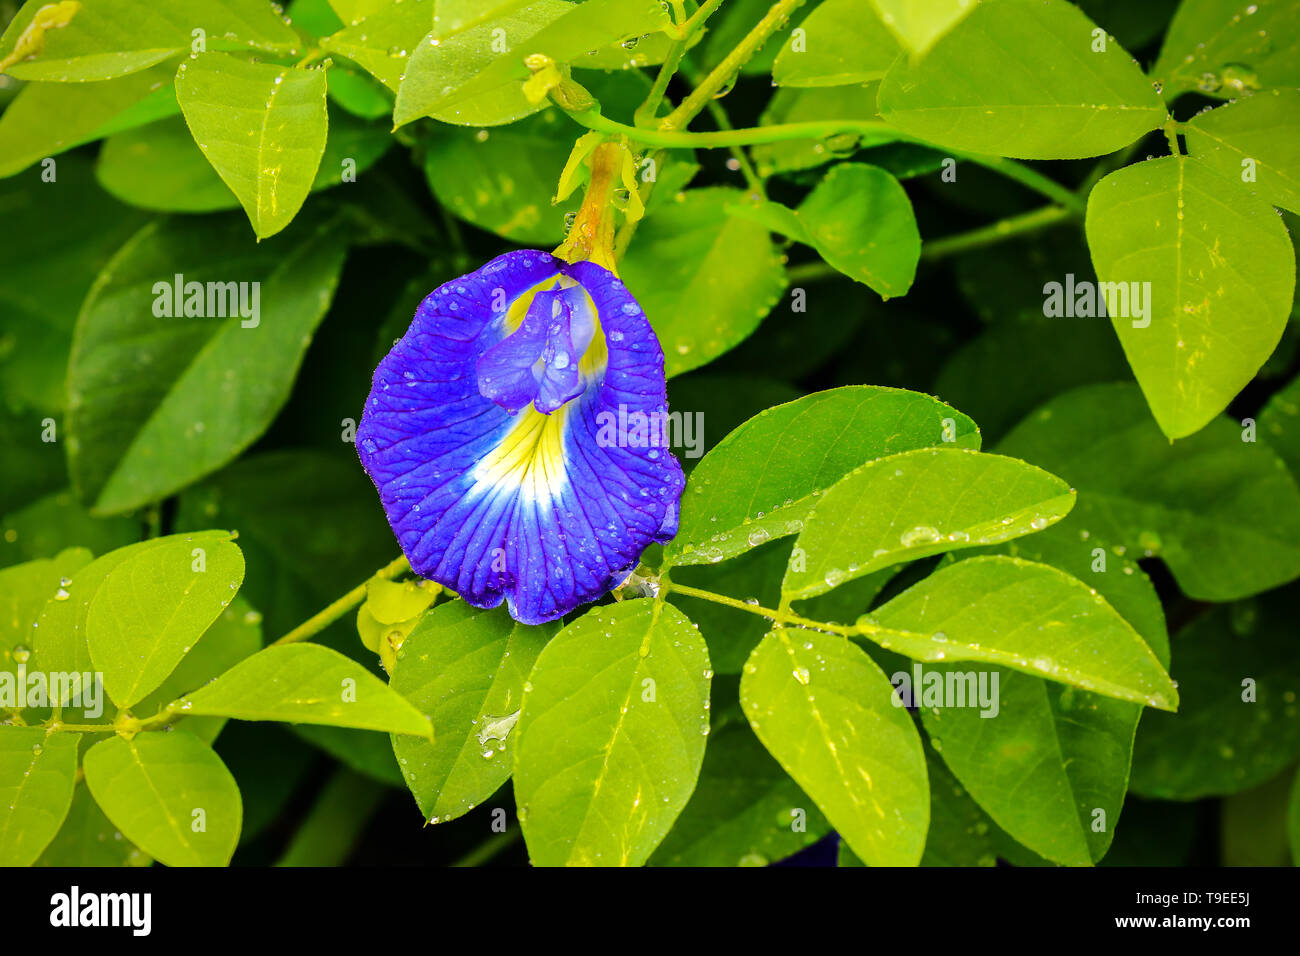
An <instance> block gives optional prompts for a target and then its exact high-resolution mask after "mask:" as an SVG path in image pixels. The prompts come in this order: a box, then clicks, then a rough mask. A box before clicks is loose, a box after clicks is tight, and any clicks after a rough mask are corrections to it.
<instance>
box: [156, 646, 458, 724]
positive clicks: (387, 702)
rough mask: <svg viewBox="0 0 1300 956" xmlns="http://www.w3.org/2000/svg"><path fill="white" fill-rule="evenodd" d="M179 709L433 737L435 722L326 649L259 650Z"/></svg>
mask: <svg viewBox="0 0 1300 956" xmlns="http://www.w3.org/2000/svg"><path fill="white" fill-rule="evenodd" d="M175 710H176V711H177V712H178V713H181V714H208V715H212V716H216V717H233V718H235V719H236V720H280V721H285V722H292V723H305V724H327V725H329V726H332V727H355V728H358V729H360V730H381V731H385V732H387V733H395V734H417V735H419V736H422V737H432V731H431V729H430V726H429V718H428V717H426V716H425V715H424V714H422V713H420V711H419V710H417V709H416V708H415V707H414V706H413V705H412V704H411V703H410V702H409V701H408V700H406V698H404V697H403V696H402V695H401V694H399V693H397V692H396V691H393V690H390V689H389V688H388V687H387V686H386V685H385V684H384V682H383V681H381V680H380V679H379V678H377V677H375V675H374V674H372V673H370V671H368V670H366V669H365V668H364V667H362V666H361V665H360V664H358V663H357V662H356V661H354V660H352V659H351V658H348V657H344V656H343V655H342V654H340V653H339V652H338V651H334V650H330V649H329V648H328V647H322V646H321V645H319V644H281V645H277V646H273V647H268V648H266V650H263V651H259V652H258V653H256V654H254V655H253V656H252V657H249V658H247V659H246V660H243V661H240V662H239V663H238V664H236V665H235V666H234V667H232V668H231V669H230V670H228V671H226V672H225V673H224V674H222V675H221V676H220V677H218V678H217V679H216V680H214V681H213V682H212V683H210V684H207V685H205V686H203V687H200V688H199V689H198V690H196V691H194V692H193V693H192V694H190V695H188V696H187V697H185V698H184V699H182V700H181V701H180V703H178V704H177V705H176V707H175Z"/></svg>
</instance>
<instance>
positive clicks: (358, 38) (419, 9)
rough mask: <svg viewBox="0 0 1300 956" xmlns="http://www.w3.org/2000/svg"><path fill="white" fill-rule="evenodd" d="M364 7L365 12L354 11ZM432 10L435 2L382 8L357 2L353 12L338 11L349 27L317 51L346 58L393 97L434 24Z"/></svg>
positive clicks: (406, 2) (412, 1)
mask: <svg viewBox="0 0 1300 956" xmlns="http://www.w3.org/2000/svg"><path fill="white" fill-rule="evenodd" d="M363 5H364V6H365V7H366V9H355V8H359V7H362V6H363ZM435 6H436V3H435V0H404V2H402V3H383V4H379V3H375V2H369V0H360V2H359V3H353V4H352V7H353V8H354V9H350V10H348V11H346V12H345V11H343V10H339V17H340V19H342V20H343V22H344V23H348V24H350V26H347V27H345V28H344V29H342V30H340V31H339V32H338V33H335V34H333V35H331V36H327V37H324V38H323V39H321V41H320V47H321V49H322V50H325V51H327V52H330V53H338V54H341V55H342V56H345V57H347V58H348V59H349V60H351V61H352V62H354V63H356V64H357V65H358V66H361V67H363V68H364V69H366V70H367V71H368V72H369V73H370V74H371V75H372V76H373V77H374V78H375V79H377V80H379V81H380V82H381V83H383V84H384V86H386V87H388V88H389V89H390V90H392V91H393V92H394V93H396V92H397V88H398V86H400V85H401V82H402V76H403V75H404V74H405V72H406V70H407V60H408V58H409V57H410V55H411V51H412V50H414V49H415V48H416V47H417V46H418V45H419V44H420V42H421V40H422V38H423V37H424V36H425V35H426V34H427V33H428V32H429V27H430V26H431V25H432V24H433V17H434V12H433V11H434V7H435ZM335 9H336V10H337V9H338V8H337V7H336V8H335ZM354 10H355V14H356V15H355V16H353V15H352V14H353V13H354ZM358 17H364V19H358Z"/></svg>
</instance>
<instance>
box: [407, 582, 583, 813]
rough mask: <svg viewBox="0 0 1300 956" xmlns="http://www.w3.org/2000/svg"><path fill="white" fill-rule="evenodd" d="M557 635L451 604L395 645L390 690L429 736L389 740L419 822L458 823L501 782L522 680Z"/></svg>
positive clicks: (510, 753) (510, 756) (500, 613)
mask: <svg viewBox="0 0 1300 956" xmlns="http://www.w3.org/2000/svg"><path fill="white" fill-rule="evenodd" d="M557 630H558V628H556V627H554V626H542V627H528V626H526V625H524V624H517V623H515V622H514V621H512V620H510V617H509V615H507V614H506V613H505V611H504V609H500V608H498V609H497V610H496V611H478V610H476V609H474V608H471V607H469V606H468V605H466V604H465V603H464V602H462V601H456V602H453V603H451V604H444V605H440V606H439V607H437V608H435V609H434V610H432V611H430V612H429V613H428V614H426V615H425V616H424V618H423V619H421V621H420V623H419V624H418V625H416V628H415V630H414V631H412V632H411V634H410V636H408V637H407V638H406V640H405V641H404V642H403V643H402V648H401V651H400V652H399V654H398V658H397V667H396V668H394V670H393V679H392V687H393V690H395V691H397V692H398V693H400V694H402V695H403V696H404V697H406V698H407V700H409V701H411V703H412V704H414V705H415V706H416V707H419V708H420V709H421V710H423V711H427V712H428V713H429V715H430V716H431V717H432V718H433V724H434V726H435V727H436V728H437V730H438V738H437V740H436V741H434V742H433V743H429V742H428V741H426V740H420V739H418V738H415V737H394V738H393V752H394V753H395V754H396V755H397V762H398V764H399V765H400V766H401V768H402V775H403V776H404V777H405V778H406V783H407V786H409V787H410V788H411V794H412V795H413V796H414V797H415V802H416V803H417V804H419V807H420V812H421V813H423V814H424V817H425V819H426V820H429V822H431V823H439V822H446V821H448V820H452V819H455V818H456V817H459V816H463V815H464V814H465V813H467V812H469V811H470V810H471V809H473V808H474V807H476V806H478V805H479V804H481V803H483V802H484V801H485V800H487V798H488V797H490V796H492V794H493V793H495V792H496V791H497V788H499V787H500V786H501V785H502V784H503V783H505V782H506V780H508V779H509V778H510V769H511V765H512V764H513V762H514V744H515V735H514V734H513V733H512V731H513V730H514V729H515V725H516V723H517V722H518V720H519V710H520V707H521V705H522V703H523V696H524V683H525V681H526V680H527V679H528V674H529V671H531V670H532V668H533V664H534V663H535V662H536V661H537V655H539V654H540V653H541V652H542V648H543V647H545V646H546V642H547V641H548V640H549V639H550V638H551V637H552V635H554V634H555V632H556V631H557Z"/></svg>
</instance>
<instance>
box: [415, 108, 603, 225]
mask: <svg viewBox="0 0 1300 956" xmlns="http://www.w3.org/2000/svg"><path fill="white" fill-rule="evenodd" d="M573 133H574V126H573V124H572V123H571V122H570V121H569V120H568V119H567V118H566V117H565V116H564V115H563V114H561V113H560V112H559V111H558V110H547V111H546V112H545V113H541V114H539V115H537V116H530V117H528V118H527V119H524V120H521V121H519V122H518V123H512V124H511V125H509V126H503V127H501V128H500V129H492V130H478V131H477V132H476V131H473V130H468V129H462V128H459V127H440V128H439V129H437V130H436V132H435V133H434V138H433V139H432V141H431V142H430V143H429V150H428V153H427V154H426V155H425V161H424V174H425V176H426V177H427V178H428V180H429V188H430V189H432V190H433V194H434V195H435V196H437V197H438V201H439V202H440V203H442V204H443V205H444V206H446V207H447V208H448V209H450V210H451V211H452V212H454V213H456V215H458V216H460V217H461V218H462V219H465V220H467V221H468V222H472V223H473V224H474V225H476V226H478V227H480V228H482V229H487V230H489V231H491V232H495V233H496V234H497V235H499V236H502V237H504V238H506V239H509V240H511V241H512V242H519V243H523V244H525V245H538V246H541V245H551V244H554V243H557V242H559V241H560V240H562V239H563V238H564V232H565V229H564V220H565V214H566V213H567V212H568V211H570V210H576V209H577V208H578V200H579V197H578V196H576V195H575V196H573V197H571V198H570V199H569V200H568V201H567V202H564V203H561V204H560V205H553V204H552V197H553V196H554V195H555V181H556V179H558V178H559V175H560V171H561V170H563V169H564V163H565V160H567V159H568V157H569V151H570V150H571V149H572V148H573V139H574V136H573Z"/></svg>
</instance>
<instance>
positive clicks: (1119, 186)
mask: <svg viewBox="0 0 1300 956" xmlns="http://www.w3.org/2000/svg"><path fill="white" fill-rule="evenodd" d="M1087 231H1088V245H1089V247H1090V248H1091V250H1092V261H1093V265H1094V266H1095V267H1096V270H1097V276H1098V278H1099V279H1101V281H1102V283H1103V286H1102V287H1099V291H1098V297H1099V298H1100V296H1101V295H1102V294H1108V293H1105V290H1104V284H1106V283H1116V284H1117V285H1116V286H1115V287H1114V293H1115V294H1114V301H1111V302H1110V307H1109V308H1108V310H1107V311H1108V313H1109V314H1110V316H1111V323H1112V324H1113V325H1114V327H1115V331H1116V333H1117V334H1118V335H1119V340H1120V344H1122V345H1123V346H1124V353H1125V355H1127V356H1128V360H1129V364H1130V365H1131V366H1132V367H1133V372H1134V374H1135V375H1136V376H1137V380H1138V384H1139V385H1141V386H1142V391H1143V393H1144V394H1145V395H1146V397H1147V403H1148V404H1149V405H1150V406H1151V413H1152V414H1153V415H1154V416H1155V418H1156V421H1158V422H1159V423H1160V428H1161V430H1162V431H1164V433H1165V434H1166V435H1168V436H1169V437H1170V438H1171V439H1173V438H1184V437H1186V436H1187V435H1191V434H1193V433H1194V432H1196V431H1198V430H1200V429H1201V428H1203V427H1204V426H1205V424H1206V423H1207V422H1208V421H1210V420H1211V419H1212V418H1214V416H1215V415H1217V414H1219V412H1221V411H1223V409H1224V408H1225V407H1226V406H1227V404H1228V402H1230V401H1232V399H1233V398H1234V397H1235V396H1236V395H1237V393H1238V392H1239V391H1241V389H1242V388H1243V387H1244V386H1245V385H1246V383H1247V382H1249V381H1250V380H1251V379H1252V378H1253V377H1254V375H1255V373H1256V372H1258V371H1259V369H1260V366H1262V365H1263V364H1264V361H1265V360H1266V359H1267V358H1268V357H1269V355H1270V354H1271V353H1272V352H1273V348H1274V346H1276V345H1277V343H1278V340H1279V339H1280V338H1281V337H1282V330H1283V329H1284V328H1285V327H1286V321H1287V316H1288V315H1289V314H1290V312H1291V296H1292V293H1293V292H1294V291H1295V257H1294V254H1293V253H1292V250H1291V239H1290V236H1288V235H1287V231H1286V226H1284V225H1283V224H1282V221H1281V220H1280V219H1279V218H1278V217H1277V215H1276V214H1275V213H1274V211H1273V209H1272V208H1271V207H1270V206H1269V205H1268V204H1267V203H1265V202H1263V201H1261V200H1258V199H1253V198H1251V197H1250V196H1249V195H1247V194H1246V192H1245V191H1244V190H1238V189H1236V188H1235V187H1234V186H1233V184H1232V183H1231V182H1230V181H1228V180H1226V179H1224V178H1223V177H1222V176H1220V175H1219V174H1218V173H1216V172H1214V171H1213V170H1212V169H1210V168H1209V167H1208V166H1205V165H1203V164H1201V163H1200V162H1198V161H1197V160H1195V159H1188V158H1186V157H1182V156H1169V157H1166V158H1164V159H1157V160H1150V161H1148V162H1145V163H1138V164H1136V165H1133V166H1129V167H1128V168H1126V169H1121V170H1119V171H1118V172H1114V173H1111V174H1110V175H1109V176H1107V177H1106V178H1105V179H1103V180H1102V181H1101V182H1099V183H1098V184H1097V185H1096V187H1094V189H1093V190H1092V194H1091V195H1090V196H1089V198H1088V215H1087ZM1126 300H1127V306H1125V302H1126ZM1139 300H1140V301H1141V302H1143V303H1144V305H1143V306H1142V307H1141V308H1138V307H1137V305H1136V304H1135V303H1136V302H1137V301H1139Z"/></svg>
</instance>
